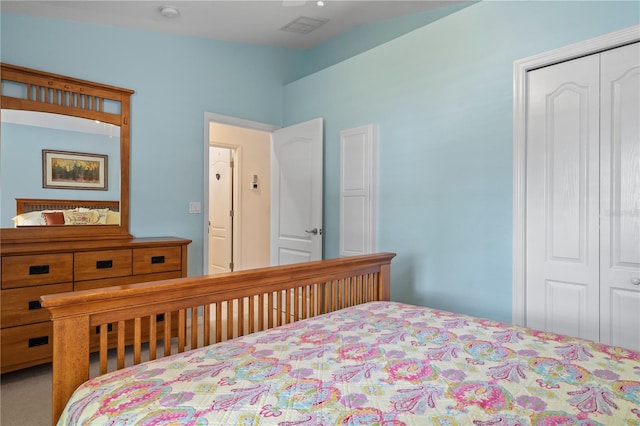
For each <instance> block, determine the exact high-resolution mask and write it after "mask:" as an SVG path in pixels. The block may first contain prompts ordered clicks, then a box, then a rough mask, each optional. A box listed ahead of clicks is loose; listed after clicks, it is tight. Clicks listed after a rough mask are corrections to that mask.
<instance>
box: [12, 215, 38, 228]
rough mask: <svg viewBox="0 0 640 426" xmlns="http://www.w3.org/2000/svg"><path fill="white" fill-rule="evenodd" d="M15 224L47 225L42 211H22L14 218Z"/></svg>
mask: <svg viewBox="0 0 640 426" xmlns="http://www.w3.org/2000/svg"><path fill="white" fill-rule="evenodd" d="M12 220H13V223H14V226H16V227H18V226H43V225H46V223H45V222H44V217H42V212H41V211H35V212H28V213H22V214H19V215H18V216H16V217H14V218H13V219H12Z"/></svg>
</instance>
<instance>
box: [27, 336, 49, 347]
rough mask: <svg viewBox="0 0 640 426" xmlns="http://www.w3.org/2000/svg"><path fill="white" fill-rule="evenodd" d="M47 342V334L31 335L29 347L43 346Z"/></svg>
mask: <svg viewBox="0 0 640 426" xmlns="http://www.w3.org/2000/svg"><path fill="white" fill-rule="evenodd" d="M48 344H49V336H41V337H32V338H31V339H29V347H30V348H34V347H36V346H44V345H48Z"/></svg>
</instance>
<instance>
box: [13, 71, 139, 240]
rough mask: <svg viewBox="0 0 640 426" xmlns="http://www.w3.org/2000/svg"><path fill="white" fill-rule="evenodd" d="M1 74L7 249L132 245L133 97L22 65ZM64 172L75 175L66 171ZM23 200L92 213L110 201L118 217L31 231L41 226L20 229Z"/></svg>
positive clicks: (126, 91) (124, 90)
mask: <svg viewBox="0 0 640 426" xmlns="http://www.w3.org/2000/svg"><path fill="white" fill-rule="evenodd" d="M1 67H2V69H1V71H2V73H1V76H2V92H1V94H2V108H3V109H2V111H1V112H0V121H1V132H2V144H1V146H0V148H1V153H0V178H1V180H2V182H3V187H2V194H1V196H0V206H2V215H1V217H0V226H1V229H0V232H1V234H2V236H1V237H2V243H3V244H6V243H23V242H38V241H51V240H52V239H56V240H62V241H65V240H81V239H93V238H97V239H106V238H130V237H131V235H130V234H129V158H130V156H129V103H130V96H131V95H132V94H133V91H132V90H129V89H122V88H118V87H113V86H107V85H103V84H100V83H94V82H89V81H85V80H79V79H75V78H73V77H67V76H62V75H57V74H51V73H47V72H43V71H38V70H33V69H28V68H23V67H18V66H15V65H9V64H4V63H3V64H1ZM60 164H67V165H70V164H71V165H73V167H72V168H69V167H67V170H63V169H61V168H60ZM54 171H57V172H58V173H55V172H54ZM85 173H86V174H85ZM24 199H29V200H35V201H42V202H45V201H46V202H47V203H46V204H47V205H48V204H49V202H51V204H54V202H55V203H57V202H58V201H60V202H61V203H63V204H64V203H68V202H70V201H73V202H84V201H85V200H86V204H87V205H88V206H94V205H98V204H96V203H99V202H102V201H103V200H104V203H108V204H109V206H111V210H113V211H117V210H119V212H117V214H115V215H112V216H113V217H115V218H116V219H115V220H114V219H113V217H111V219H110V222H109V223H107V222H105V221H102V220H101V221H100V222H93V224H91V225H84V224H83V222H82V221H78V222H75V223H73V226H66V225H67V224H69V222H66V224H65V226H30V225H35V224H31V223H28V222H27V226H18V227H15V224H14V222H13V220H12V219H13V217H14V216H16V213H17V211H16V204H17V201H16V200H20V205H21V207H20V208H22V206H23V205H24V201H25V200H24ZM29 200H26V201H29ZM79 205H80V206H82V205H84V203H83V204H79ZM90 208H91V210H95V209H96V208H95V207H90ZM82 210H84V209H82ZM34 217H35V216H34ZM65 217H66V213H65ZM98 223H99V225H100V226H96V225H97V224H98ZM48 225H50V224H48ZM101 225H110V226H101Z"/></svg>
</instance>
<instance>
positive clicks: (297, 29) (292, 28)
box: [280, 16, 329, 34]
mask: <svg viewBox="0 0 640 426" xmlns="http://www.w3.org/2000/svg"><path fill="white" fill-rule="evenodd" d="M327 22H329V20H328V19H325V18H309V17H308V16H300V17H299V18H296V19H294V20H293V21H291V22H289V23H288V24H287V25H285V26H284V27H282V28H280V29H281V30H282V31H289V32H292V33H298V34H309V33H310V32H311V31H313V30H315V29H316V28H318V27H319V26H321V25H323V24H326V23H327Z"/></svg>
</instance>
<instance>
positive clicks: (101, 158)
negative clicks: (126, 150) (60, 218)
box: [42, 149, 108, 191]
mask: <svg viewBox="0 0 640 426" xmlns="http://www.w3.org/2000/svg"><path fill="white" fill-rule="evenodd" d="M107 157H108V156H107V155H101V154H85V153H82V152H69V151H52V150H48V149H43V150H42V187H43V188H62V189H96V190H102V191H106V190H107Z"/></svg>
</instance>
